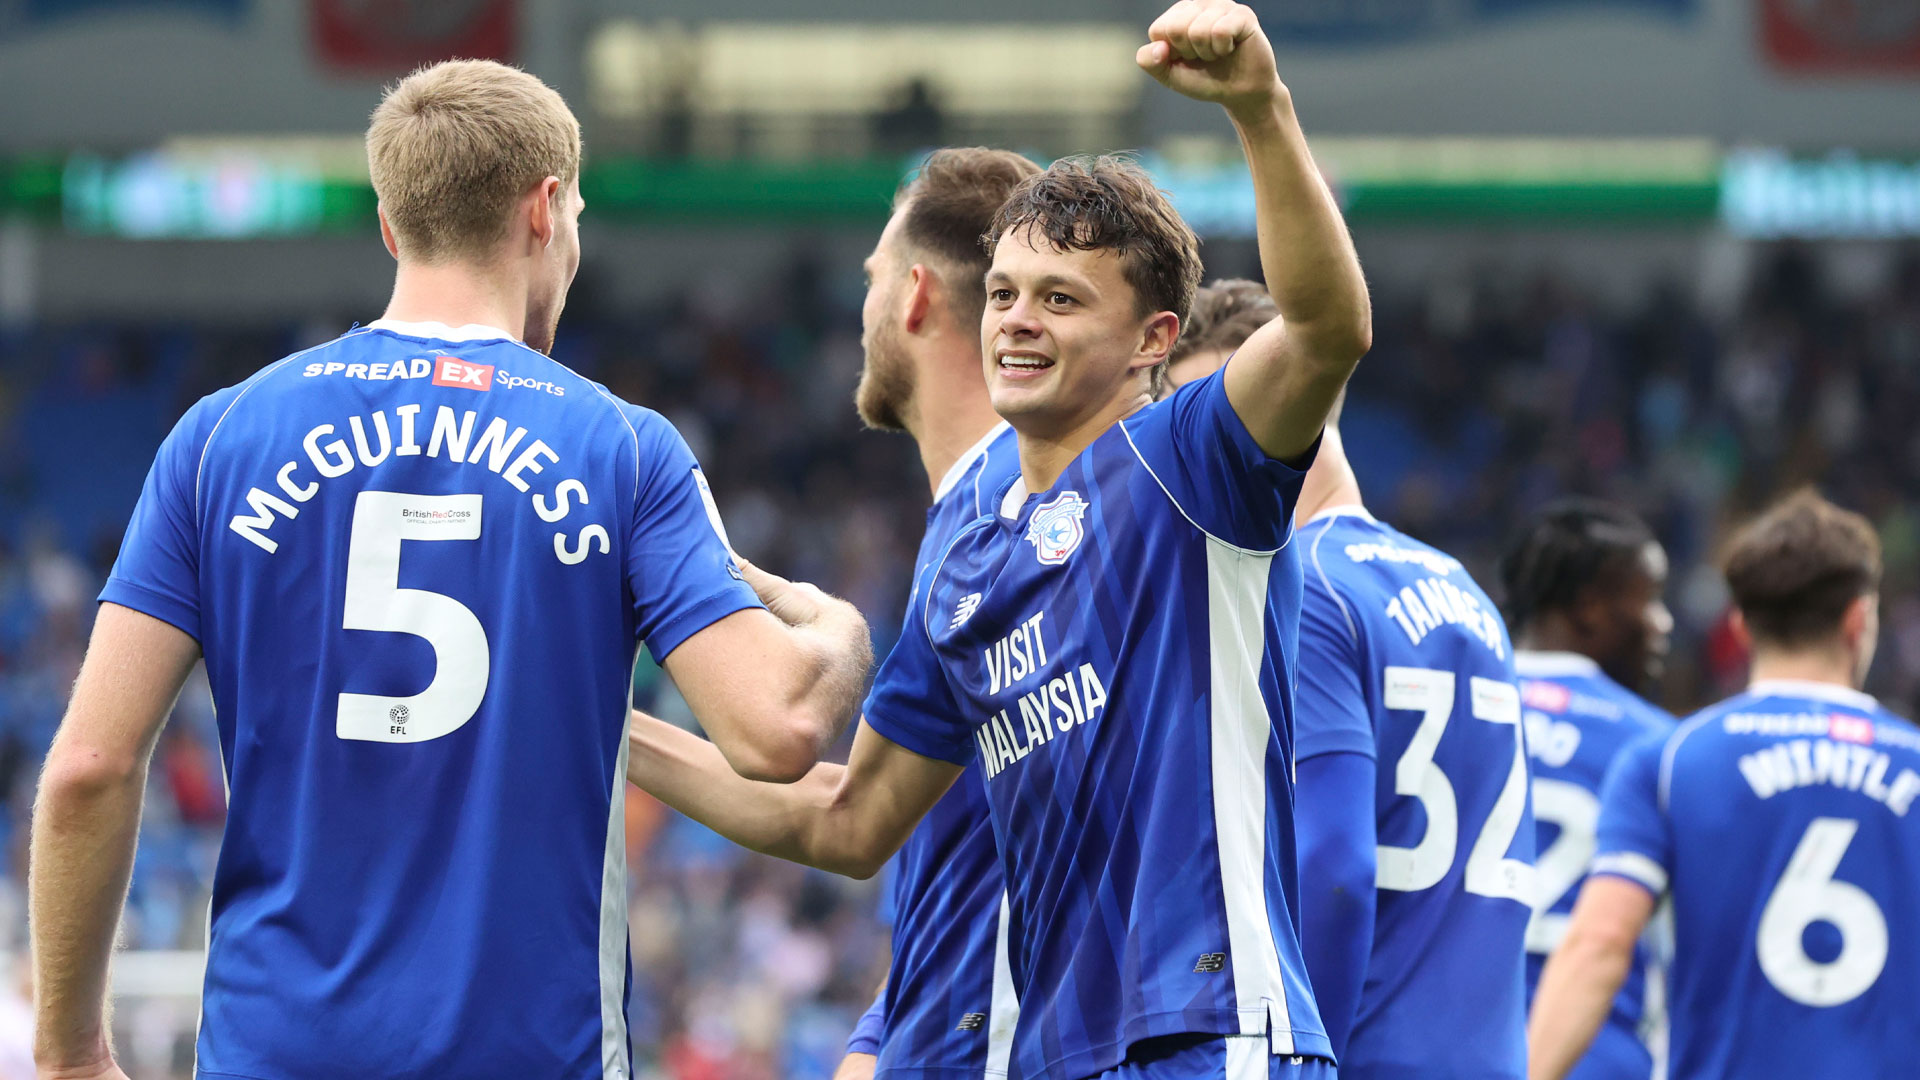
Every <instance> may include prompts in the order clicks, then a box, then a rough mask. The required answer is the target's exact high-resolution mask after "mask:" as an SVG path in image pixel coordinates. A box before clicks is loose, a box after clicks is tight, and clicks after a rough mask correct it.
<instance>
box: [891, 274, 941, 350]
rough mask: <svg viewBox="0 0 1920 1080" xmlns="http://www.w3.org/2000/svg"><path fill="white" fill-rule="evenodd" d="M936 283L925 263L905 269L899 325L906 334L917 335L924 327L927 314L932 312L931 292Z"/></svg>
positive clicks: (936, 285) (936, 286)
mask: <svg viewBox="0 0 1920 1080" xmlns="http://www.w3.org/2000/svg"><path fill="white" fill-rule="evenodd" d="M936 288H938V281H937V279H935V278H934V276H933V271H931V270H929V269H927V264H926V263H914V264H913V265H912V266H911V267H909V268H908V269H907V289H906V297H905V298H904V299H903V300H902V301H901V303H902V305H903V306H902V308H901V310H900V325H901V326H903V327H905V328H906V331H907V333H909V334H917V333H919V332H920V328H921V327H923V326H925V325H926V322H927V312H929V311H931V310H933V291H934V289H936Z"/></svg>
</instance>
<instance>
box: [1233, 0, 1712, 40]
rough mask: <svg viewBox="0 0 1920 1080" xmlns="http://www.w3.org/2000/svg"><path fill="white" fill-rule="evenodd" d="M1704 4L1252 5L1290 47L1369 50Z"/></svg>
mask: <svg viewBox="0 0 1920 1080" xmlns="http://www.w3.org/2000/svg"><path fill="white" fill-rule="evenodd" d="M1704 3H1705V0H1370V2H1366V3H1354V2H1351V0H1253V3H1251V4H1250V6H1251V7H1252V8H1253V9H1254V10H1255V11H1257V12H1259V14H1260V25H1261V26H1263V27H1265V28H1266V29H1267V32H1268V33H1269V34H1272V35H1274V37H1275V39H1276V40H1278V39H1285V40H1286V41H1288V42H1290V43H1299V42H1314V43H1324V44H1329V45H1369V44H1379V43H1382V42H1396V41H1405V40H1407V39H1409V38H1421V37H1431V36H1436V35H1441V34H1458V33H1469V32H1472V31H1474V30H1476V29H1479V28H1481V27H1484V26H1486V25H1487V24H1489V23H1493V22H1496V21H1499V20H1503V19H1510V18H1518V17H1526V16H1533V15H1539V14H1542V13H1546V12H1552V11H1556V10H1560V9H1566V8H1614V9H1620V10H1631V11H1638V12H1645V13H1648V14H1653V15H1659V16H1663V17H1666V18H1688V17H1691V16H1693V15H1694V14H1695V13H1697V12H1698V11H1699V9H1700V7H1701V6H1702V5H1703V4H1704Z"/></svg>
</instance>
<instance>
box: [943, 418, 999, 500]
mask: <svg viewBox="0 0 1920 1080" xmlns="http://www.w3.org/2000/svg"><path fill="white" fill-rule="evenodd" d="M1008 426H1009V425H1008V424H1007V422H1006V421H1005V420H1002V421H1000V422H999V423H997V424H995V425H993V430H992V431H989V432H987V433H986V434H985V435H983V436H981V438H980V441H979V442H977V443H974V444H973V446H972V448H971V449H969V450H968V451H967V452H966V453H964V454H961V455H960V460H958V461H956V462H954V463H953V466H952V467H951V468H949V469H948V470H947V475H945V476H943V477H941V478H940V486H939V487H938V488H935V489H934V492H933V501H934V502H939V501H940V500H941V499H944V498H946V497H947V492H949V491H952V490H953V486H954V485H955V484H958V483H959V482H960V479H961V477H964V476H966V475H967V470H968V469H970V468H972V467H973V463H974V462H976V461H979V460H980V459H981V457H983V456H984V455H985V454H986V452H987V447H989V446H992V445H993V441H994V440H995V439H998V438H999V437H1000V436H1001V435H1002V434H1003V433H1005V432H1006V430H1007V427H1008Z"/></svg>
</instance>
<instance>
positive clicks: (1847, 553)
mask: <svg viewBox="0 0 1920 1080" xmlns="http://www.w3.org/2000/svg"><path fill="white" fill-rule="evenodd" d="M1726 575H1727V584H1728V586H1729V587H1730V589H1731V590H1732V593H1733V601H1734V605H1735V608H1736V613H1735V620H1736V622H1735V626H1736V630H1737V632H1740V633H1742V634H1744V635H1745V636H1746V637H1747V638H1748V639H1749V640H1750V642H1751V645H1752V650H1753V671H1752V683H1751V684H1750V685H1749V686H1748V687H1747V690H1746V692H1745V693H1743V694H1740V695H1737V696H1735V697H1732V698H1729V699H1728V700H1726V701H1723V702H1721V703H1720V704H1718V705H1715V706H1712V707H1711V708H1708V709H1706V710H1704V711H1702V712H1700V713H1698V714H1696V715H1694V716H1693V717H1691V718H1689V719H1688V720H1687V721H1685V722H1684V723H1682V724H1681V725H1680V726H1679V728H1678V729H1677V730H1675V731H1674V732H1672V733H1671V734H1669V735H1666V736H1664V737H1656V738H1653V739H1649V740H1644V741H1642V742H1640V743H1638V744H1636V745H1635V746H1633V747H1631V748H1629V749H1628V750H1627V751H1626V752H1625V753H1624V754H1623V755H1621V757H1620V758H1619V759H1618V760H1617V761H1616V762H1615V763H1614V766H1613V768H1612V769H1611V771H1609V772H1608V774H1607V781H1606V787H1605V790H1604V794H1603V796H1602V799H1601V810H1600V839H1599V845H1598V851H1599V854H1598V855H1597V856H1596V857H1595V859H1594V861H1593V872H1592V876H1591V877H1589V878H1588V879H1587V883H1586V885H1585V887H1584V888H1582V889H1581V891H1580V899H1579V901H1578V902H1577V903H1576V904H1575V905H1574V909H1573V918H1572V920H1571V922H1570V923H1569V925H1568V927H1567V934H1566V940H1565V941H1564V942H1563V943H1562V944H1561V946H1560V948H1559V949H1557V950H1555V951H1554V953H1553V955H1552V956H1551V957H1549V958H1548V960H1547V966H1546V970H1545V972H1544V973H1542V975H1541V977H1540V988H1539V991H1538V993H1537V994H1536V996H1535V998H1534V1005H1533V1015H1532V1019H1531V1023H1530V1025H1529V1028H1528V1033H1529V1035H1530V1036H1531V1038H1532V1044H1533V1045H1532V1051H1531V1053H1532V1057H1531V1065H1530V1070H1529V1072H1530V1075H1531V1076H1533V1077H1534V1078H1536V1080H1558V1078H1560V1077H1563V1076H1566V1075H1567V1073H1568V1071H1569V1070H1570V1069H1572V1067H1573V1065H1574V1063H1575V1062H1576V1061H1577V1060H1578V1059H1579V1057H1580V1055H1581V1053H1582V1052H1583V1051H1584V1050H1585V1049H1586V1047H1587V1044H1588V1042H1589V1041H1590V1040H1591V1039H1592V1038H1593V1035H1594V1033H1595V1032H1596V1031H1597V1030H1599V1028H1600V1026H1601V1024H1602V1022H1603V1021H1604V1019H1605V1018H1606V1016H1607V1013H1608V1011H1609V1010H1610V1009H1611V1008H1612V1006H1613V1003H1614V1000H1615V996H1616V995H1617V994H1618V992H1619V990H1620V986H1621V984H1622V983H1623V982H1624V981H1625V980H1626V977H1627V974H1628V972H1629V971H1630V970H1631V968H1632V965H1633V955H1634V943H1635V942H1636V941H1637V940H1638V938H1639V936H1640V933H1641V931H1642V929H1643V928H1644V927H1645V926H1646V924H1647V920H1648V919H1649V918H1650V917H1651V916H1652V913H1653V910H1654V906H1655V904H1656V903H1657V902H1658V901H1659V900H1660V898H1662V897H1671V898H1672V903H1673V919H1674V955H1673V966H1672V971H1671V974H1670V978H1669V983H1670V986H1671V988H1672V991H1671V998H1670V1007H1671V1013H1672V1035H1671V1039H1672V1041H1671V1050H1670V1059H1669V1062H1668V1073H1667V1075H1669V1076H1671V1077H1673V1080H1705V1078H1708V1077H1713V1078H1716V1080H1717V1078H1721V1077H1781V1078H1786V1077H1793V1078H1795V1080H1818V1078H1833V1080H1840V1078H1843V1077H1844V1078H1847V1080H1857V1078H1865V1077H1873V1078H1892V1077H1896V1076H1907V1075H1910V1074H1911V1072H1912V1064H1913V1062H1914V1061H1916V1060H1920V1025H1916V1024H1915V1023H1914V1022H1913V1002H1914V1001H1915V999H1916V998H1920V936H1916V935H1917V934H1920V919H1917V918H1916V913H1920V831H1916V829H1915V827H1914V818H1913V816H1912V811H1913V804H1914V800H1915V798H1916V797H1920V731H1915V729H1914V727H1913V726H1912V725H1911V724H1909V723H1907V722H1906V721H1904V720H1902V719H1900V718H1899V717H1896V716H1894V715H1893V714H1891V713H1889V712H1887V711H1886V710H1885V709H1883V708H1881V707H1880V705H1879V703H1878V702H1876V701H1874V700H1873V699H1872V698H1871V697H1868V696H1867V695H1865V694H1862V693H1860V692H1859V690H1858V687H1859V686H1860V684H1861V682H1862V681H1863V680H1864V679H1865V678H1866V673H1867V668H1868V666H1869V664H1870V663H1871V662H1872V660H1873V652H1874V641H1875V637H1876V635H1877V634H1878V631H1879V616H1878V606H1879V583H1880V543H1879V540H1878V538H1877V537H1875V536H1874V533H1873V528H1872V526H1870V525H1869V524H1868V523H1867V521H1866V519H1865V518H1863V517H1861V516H1860V515H1858V514H1854V513H1849V512H1847V511H1845V510H1841V509H1839V508H1838V507H1835V506H1834V505H1833V504H1831V503H1829V502H1827V501H1825V500H1824V499H1821V498H1820V497H1819V496H1817V495H1815V494H1813V493H1811V492H1803V493H1800V494H1798V495H1794V496H1791V497H1789V498H1788V499H1786V500H1785V501H1783V502H1782V503H1780V504H1779V505H1777V506H1775V507H1774V508H1773V509H1772V510H1770V511H1768V512H1767V513H1766V514H1764V515H1762V516H1761V517H1760V519H1759V520H1757V521H1755V522H1754V523H1753V524H1751V525H1750V526H1748V527H1747V528H1746V529H1744V530H1742V531H1741V533H1740V534H1739V535H1738V536H1737V537H1736V538H1735V540H1734V542H1733V545H1732V547H1731V549H1730V550H1729V552H1728V555H1727V561H1726Z"/></svg>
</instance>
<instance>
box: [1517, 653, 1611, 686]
mask: <svg viewBox="0 0 1920 1080" xmlns="http://www.w3.org/2000/svg"><path fill="white" fill-rule="evenodd" d="M1513 673H1514V674H1515V675H1525V676H1527V677H1528V678H1530V679H1551V678H1555V677H1561V678H1565V677H1572V676H1582V675H1598V674H1600V665H1599V664H1597V663H1595V662H1594V660H1593V658H1592V657H1590V656H1582V655H1580V654H1579V653H1576V652H1535V651H1534V650H1532V649H1515V650H1514V653H1513Z"/></svg>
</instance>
